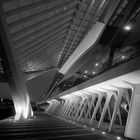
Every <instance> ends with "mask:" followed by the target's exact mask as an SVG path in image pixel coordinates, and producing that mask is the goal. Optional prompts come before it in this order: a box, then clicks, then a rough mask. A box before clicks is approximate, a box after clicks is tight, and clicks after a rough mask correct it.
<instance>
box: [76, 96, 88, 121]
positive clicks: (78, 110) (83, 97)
mask: <svg viewBox="0 0 140 140" xmlns="http://www.w3.org/2000/svg"><path fill="white" fill-rule="evenodd" d="M81 97H82V101H81V102H80V105H79V107H78V108H77V112H76V114H75V116H74V120H77V117H78V114H79V112H80V111H81V109H82V106H83V105H84V102H85V100H86V98H85V96H81Z"/></svg>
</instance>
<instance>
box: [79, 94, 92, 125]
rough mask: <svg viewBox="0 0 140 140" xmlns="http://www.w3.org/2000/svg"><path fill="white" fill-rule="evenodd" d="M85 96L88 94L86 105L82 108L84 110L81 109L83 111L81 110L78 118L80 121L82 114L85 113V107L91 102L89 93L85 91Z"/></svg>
mask: <svg viewBox="0 0 140 140" xmlns="http://www.w3.org/2000/svg"><path fill="white" fill-rule="evenodd" d="M85 96H86V101H85V103H84V106H83V108H82V110H81V112H80V115H79V118H78V122H79V121H80V119H81V117H82V115H83V112H84V111H85V108H86V106H87V105H88V102H89V100H90V97H89V95H87V94H86V93H85Z"/></svg>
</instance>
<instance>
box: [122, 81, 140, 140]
mask: <svg viewBox="0 0 140 140" xmlns="http://www.w3.org/2000/svg"><path fill="white" fill-rule="evenodd" d="M127 84H128V85H129V87H130V88H131V90H132V95H131V100H130V105H129V112H128V118H127V123H126V128H125V134H124V135H125V136H126V137H128V138H131V139H135V140H139V139H140V132H139V130H140V83H137V84H134V83H128V82H127Z"/></svg>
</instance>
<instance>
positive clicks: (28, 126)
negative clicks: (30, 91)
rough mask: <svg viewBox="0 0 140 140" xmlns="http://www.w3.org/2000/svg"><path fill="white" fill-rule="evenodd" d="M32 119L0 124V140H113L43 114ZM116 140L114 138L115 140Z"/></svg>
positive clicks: (7, 121)
mask: <svg viewBox="0 0 140 140" xmlns="http://www.w3.org/2000/svg"><path fill="white" fill-rule="evenodd" d="M35 116H36V117H34V118H31V119H28V120H25V121H17V122H13V120H12V118H8V119H5V120H3V121H1V122H0V139H1V140H4V139H10V140H16V139H18V140H50V139H54V140H57V139H59V140H65V139H66V140H76V139H77V140H93V139H94V140H113V138H112V137H110V138H109V137H108V136H106V135H100V134H97V133H96V132H95V131H90V130H88V129H87V128H82V127H81V126H79V125H77V124H73V123H71V122H68V121H65V120H62V119H60V118H57V117H55V116H52V115H50V114H45V113H35ZM115 139H116V138H114V140H115Z"/></svg>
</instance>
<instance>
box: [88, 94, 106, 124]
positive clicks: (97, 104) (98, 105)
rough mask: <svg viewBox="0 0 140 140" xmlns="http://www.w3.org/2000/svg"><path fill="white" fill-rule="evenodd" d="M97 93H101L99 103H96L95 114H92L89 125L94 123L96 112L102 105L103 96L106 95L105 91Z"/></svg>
mask: <svg viewBox="0 0 140 140" xmlns="http://www.w3.org/2000/svg"><path fill="white" fill-rule="evenodd" d="M97 93H98V94H99V96H98V101H97V103H96V106H95V109H94V112H93V114H92V117H91V119H90V123H89V125H92V123H93V120H94V118H95V116H96V113H97V111H98V109H99V107H100V103H101V101H102V98H103V96H104V95H105V93H103V92H97Z"/></svg>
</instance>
